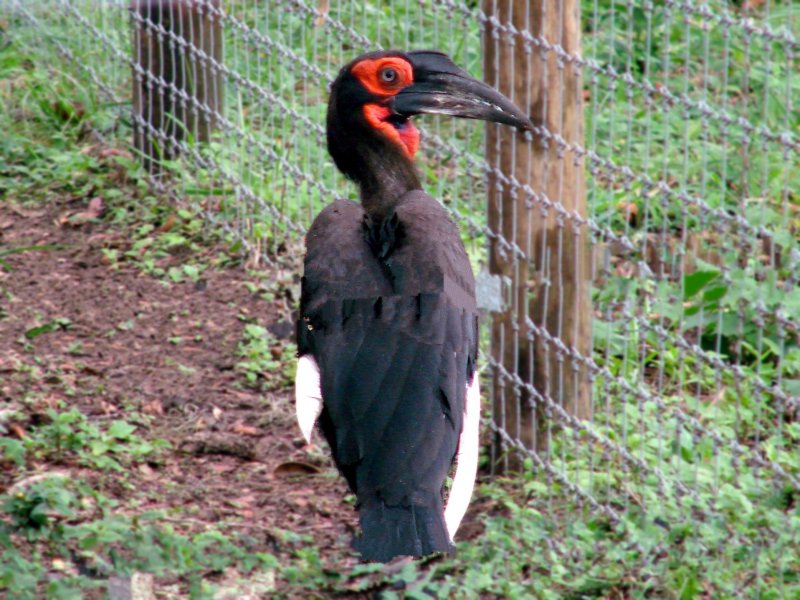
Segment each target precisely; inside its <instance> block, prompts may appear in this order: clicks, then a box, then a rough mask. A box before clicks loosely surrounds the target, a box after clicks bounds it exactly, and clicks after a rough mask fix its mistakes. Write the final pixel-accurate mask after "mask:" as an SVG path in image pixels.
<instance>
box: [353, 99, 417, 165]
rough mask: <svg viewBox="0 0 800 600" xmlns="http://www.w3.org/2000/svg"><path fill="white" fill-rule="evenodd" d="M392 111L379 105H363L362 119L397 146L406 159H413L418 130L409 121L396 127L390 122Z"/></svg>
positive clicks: (415, 151)
mask: <svg viewBox="0 0 800 600" xmlns="http://www.w3.org/2000/svg"><path fill="white" fill-rule="evenodd" d="M391 116H392V111H391V110H389V109H388V108H387V107H385V106H381V105H380V104H365V105H364V118H365V119H366V120H367V123H369V124H370V125H371V126H372V127H374V128H375V129H377V130H378V131H380V132H381V133H382V134H383V135H385V136H386V137H387V138H389V139H390V140H392V141H393V142H395V143H396V144H398V145H399V146H400V147H401V148H402V149H403V152H404V153H405V155H406V156H408V158H411V159H413V158H414V155H415V154H416V153H417V150H419V130H418V129H417V128H416V127H414V124H413V123H412V122H411V121H410V120H406V121H404V122H403V123H402V125H396V124H395V123H394V122H392V121H391V120H390V117H391Z"/></svg>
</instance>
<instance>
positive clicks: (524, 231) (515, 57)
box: [483, 0, 592, 471]
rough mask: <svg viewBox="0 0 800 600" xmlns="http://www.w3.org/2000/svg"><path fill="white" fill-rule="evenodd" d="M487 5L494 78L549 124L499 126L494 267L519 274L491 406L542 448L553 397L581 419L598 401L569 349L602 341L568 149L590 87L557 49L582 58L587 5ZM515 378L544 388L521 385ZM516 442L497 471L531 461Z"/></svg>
mask: <svg viewBox="0 0 800 600" xmlns="http://www.w3.org/2000/svg"><path fill="white" fill-rule="evenodd" d="M483 10H484V12H485V13H486V15H487V16H488V17H489V20H488V21H487V22H486V28H485V31H484V68H485V81H486V82H487V83H489V84H490V85H493V86H495V87H497V88H499V89H500V91H502V92H503V93H504V94H506V95H507V96H509V97H510V98H512V99H513V100H514V101H515V102H516V103H517V104H518V105H519V106H521V107H522V108H523V109H526V110H527V111H528V114H529V115H530V116H531V119H532V121H533V123H534V125H536V126H537V128H540V129H539V131H538V132H537V134H536V135H534V137H533V141H530V142H526V141H525V139H524V138H523V136H522V135H521V134H519V133H517V132H514V131H511V130H510V129H509V128H504V127H498V126H495V125H491V124H490V125H489V126H488V132H487V133H488V135H487V141H486V155H487V162H488V164H489V166H490V174H489V186H488V196H489V198H488V201H489V210H488V218H489V227H490V229H491V230H492V231H494V232H496V233H498V234H500V236H501V237H500V238H498V237H495V238H494V239H492V240H491V244H490V249H489V251H490V258H489V269H490V271H491V272H492V273H493V274H495V275H499V276H502V277H503V278H504V280H505V281H507V282H510V289H509V290H508V292H509V293H508V294H507V306H506V307H505V309H504V311H503V312H501V313H497V314H495V315H494V319H493V322H492V363H493V364H494V366H495V368H494V369H493V407H492V408H493V415H494V419H495V423H496V424H497V425H498V426H499V427H502V428H503V429H504V430H505V431H506V432H507V433H508V435H510V436H511V437H512V438H515V439H518V440H519V441H520V442H522V443H523V444H524V445H525V447H526V448H530V449H534V450H536V451H538V452H540V453H541V452H544V451H546V449H547V448H548V437H549V436H548V432H549V431H551V429H550V428H551V427H556V426H557V418H556V417H557V416H558V415H554V414H553V411H552V410H550V409H549V408H548V407H547V403H546V402H545V401H543V400H544V399H551V400H552V402H553V403H555V404H557V405H560V406H561V407H563V408H564V410H565V411H566V412H568V413H570V414H572V415H576V416H578V417H579V418H588V417H589V411H590V402H591V385H590V379H589V377H588V374H587V373H586V369H585V368H584V366H583V365H582V364H581V362H580V361H579V360H573V358H572V357H571V352H570V350H571V351H574V352H577V353H579V354H580V355H581V356H586V357H588V356H590V355H591V348H592V342H591V318H592V308H591V296H590V293H591V292H590V290H591V288H590V286H591V280H590V277H591V272H590V262H589V259H590V251H589V250H590V248H589V241H588V239H587V229H586V227H585V226H580V225H579V224H578V223H576V221H575V220H574V219H572V218H571V215H572V214H573V213H576V214H578V215H581V216H582V217H584V218H585V217H586V198H585V181H584V173H583V160H582V157H581V156H580V155H579V154H576V153H574V152H571V151H570V150H569V149H568V148H567V147H565V144H575V143H577V144H579V145H580V146H581V147H583V146H584V140H583V101H582V91H583V90H582V83H581V73H580V70H579V69H578V68H575V67H574V65H573V64H572V63H570V62H569V61H568V60H566V61H565V60H564V56H563V55H562V56H561V57H559V56H558V55H557V52H556V49H557V48H560V49H563V52H565V53H567V54H568V55H580V2H579V0H538V1H533V0H509V1H505V0H503V1H498V0H484V2H483ZM509 25H513V28H511V27H509ZM525 30H527V31H528V32H529V33H530V35H531V36H532V38H530V39H529V40H526V39H525V37H524V36H523V32H524V31H525ZM531 40H532V41H531ZM559 51H560V50H559ZM543 132H546V133H545V135H542V133H543ZM562 141H563V142H562ZM501 174H502V175H501ZM512 177H513V179H512ZM524 186H529V189H530V191H531V193H526V190H525V189H524ZM550 203H552V204H550ZM557 204H559V205H560V206H561V207H563V210H560V209H557V208H556V206H555V205H557ZM564 211H566V212H564ZM529 322H530V323H532V324H533V329H534V332H532V331H531V329H532V328H531V327H529V325H528V323H529ZM536 328H540V332H539V333H542V331H544V332H546V334H545V335H537V334H536V333H535V329H536ZM548 334H549V335H550V336H552V337H553V338H557V339H558V340H560V342H562V343H563V345H564V346H565V347H566V348H567V349H568V351H567V352H564V351H563V349H562V348H559V344H556V343H553V340H549V341H548V339H547V337H548ZM516 377H519V379H521V381H522V382H524V383H526V384H530V385H531V386H532V389H533V390H535V391H531V390H530V389H526V387H525V386H519V385H515V383H514V381H513V380H514V378H516ZM534 407H535V408H534ZM506 451H507V446H506V444H504V443H503V440H502V438H501V437H500V436H499V435H497V436H495V440H494V442H493V457H494V459H495V460H494V461H493V462H494V465H493V466H494V468H495V470H500V471H502V470H511V471H518V470H520V469H521V468H522V460H523V458H522V457H521V456H520V455H519V454H518V453H517V454H515V453H508V452H506Z"/></svg>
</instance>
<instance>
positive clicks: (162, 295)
mask: <svg viewBox="0 0 800 600" xmlns="http://www.w3.org/2000/svg"><path fill="white" fill-rule="evenodd" d="M75 204H76V203H75V202H74V201H73V202H71V201H70V200H68V199H65V200H63V201H55V202H53V203H52V204H51V205H49V206H48V207H46V208H41V207H36V208H30V207H23V206H19V205H9V204H8V203H0V247H6V248H14V247H18V246H24V245H45V246H48V247H49V249H47V250H43V251H36V250H31V251H27V252H21V253H18V254H12V255H7V256H6V257H5V260H6V261H7V263H8V264H9V265H10V267H11V270H10V271H6V270H2V269H0V410H5V411H9V410H14V411H18V412H21V413H23V414H24V415H25V417H26V418H25V419H24V420H17V422H15V423H13V424H12V425H13V426H12V427H11V429H10V431H11V433H12V434H13V435H16V436H19V437H24V436H25V435H27V432H28V431H29V430H30V429H31V428H32V427H34V426H35V425H37V424H40V423H42V422H46V421H47V419H48V417H47V410H48V409H49V408H56V407H57V406H58V405H59V404H60V403H62V402H63V405H62V409H61V410H64V408H63V407H77V408H78V409H79V410H80V411H81V412H82V413H83V414H85V415H87V416H88V417H89V418H90V420H91V421H93V422H96V423H102V422H110V421H112V420H115V419H128V420H131V417H133V419H132V420H131V422H133V423H135V424H137V431H136V434H137V435H139V436H142V437H144V438H147V439H158V438H163V439H166V440H168V441H169V442H170V444H171V447H170V448H169V449H167V450H164V451H163V452H162V453H161V454H160V456H159V458H158V460H157V461H153V462H145V463H141V464H139V465H138V466H135V467H133V468H132V469H130V470H129V472H127V474H126V477H124V478H118V479H119V481H115V477H116V476H115V475H113V474H111V475H109V474H108V473H105V474H101V473H99V472H94V471H91V470H89V469H86V468H85V467H81V466H80V465H78V464H75V463H70V462H69V461H64V462H62V463H57V462H53V461H42V462H41V463H39V464H35V465H33V471H34V473H35V474H42V473H48V472H55V471H57V472H60V473H64V474H66V475H68V476H70V477H73V476H74V477H80V478H82V479H84V480H86V481H88V482H91V483H92V485H94V486H96V487H98V488H99V489H101V490H102V492H103V493H104V494H106V495H108V496H110V497H112V498H115V499H116V500H118V501H119V510H120V511H128V512H129V513H130V514H134V513H138V512H142V511H146V510H166V509H169V510H171V511H175V514H176V516H175V518H174V520H173V521H172V522H171V524H172V526H173V527H175V528H176V529H177V530H179V531H184V532H186V533H190V532H197V531H201V530H203V528H205V527H207V526H209V525H215V526H220V525H221V526H223V527H224V528H227V529H230V530H232V531H233V530H235V531H236V532H237V533H240V534H242V535H244V536H247V537H248V538H249V539H251V540H254V542H253V547H252V550H253V551H254V552H268V553H271V554H273V555H274V556H276V557H277V558H278V559H280V560H287V561H288V560H292V556H293V553H294V552H295V551H296V550H297V544H298V542H297V541H296V540H288V539H287V537H286V536H285V535H281V531H291V532H294V533H297V534H305V535H307V536H310V538H311V539H312V540H313V543H314V545H315V546H317V547H318V548H319V551H320V555H321V556H323V557H324V560H325V562H326V568H331V569H334V570H337V569H345V568H347V569H350V568H352V567H353V566H354V565H355V564H356V563H357V562H358V559H357V558H356V556H355V555H354V554H353V553H352V552H351V551H350V549H349V542H350V540H351V538H352V535H353V533H354V532H355V530H356V524H357V518H356V514H355V512H354V510H353V505H352V499H350V502H348V501H346V497H347V494H348V490H347V489H346V486H345V485H344V483H343V480H342V479H341V478H340V477H339V476H338V474H337V473H336V471H335V468H334V467H333V465H332V463H331V461H330V459H329V458H328V453H327V448H326V447H325V445H324V443H321V442H320V446H316V445H312V446H310V447H309V446H307V445H306V444H305V443H304V440H303V439H302V437H301V435H300V432H299V429H298V427H297V425H296V422H295V420H294V414H293V396H292V389H291V385H287V384H286V383H285V382H284V383H283V384H282V385H281V387H280V388H279V389H277V390H276V391H264V389H263V387H262V389H256V388H254V387H252V386H247V385H244V378H243V375H242V374H241V373H240V372H239V371H237V370H236V368H235V365H236V363H237V361H238V360H240V358H238V357H237V345H238V344H239V343H240V341H241V339H242V335H243V328H244V326H245V323H247V322H257V323H259V324H261V325H263V326H265V327H267V328H268V329H269V330H270V331H271V332H272V333H273V335H274V338H275V340H276V342H275V344H276V347H275V348H272V349H271V350H272V353H273V355H274V356H276V357H277V356H280V355H281V353H282V352H283V350H284V348H283V346H284V345H285V344H286V343H287V342H288V341H289V340H290V339H291V338H292V337H293V327H292V320H293V316H292V314H291V310H292V308H291V307H292V304H293V303H292V301H291V298H290V297H289V292H287V293H283V294H277V295H276V296H275V298H276V299H275V300H272V301H267V300H265V299H264V295H263V294H258V293H256V294H254V293H252V291H251V290H252V289H253V286H249V289H248V286H247V285H245V282H247V281H248V280H252V277H250V276H248V275H247V274H246V273H245V271H244V269H242V268H240V267H231V268H220V269H212V268H209V269H208V270H206V271H204V272H203V274H202V278H201V279H199V280H197V281H186V282H182V283H173V282H166V281H164V280H162V279H158V278H155V277H153V276H151V275H147V274H144V273H143V272H142V270H141V269H140V268H139V267H138V266H136V265H135V264H130V263H125V262H122V263H113V262H111V261H109V260H108V259H107V257H106V256H105V255H104V253H103V252H102V249H103V248H121V249H125V248H127V247H129V245H130V244H129V240H128V239H127V237H126V232H125V231H124V230H123V229H119V228H116V229H115V228H114V227H113V226H111V225H108V224H105V223H102V222H99V223H98V222H84V223H82V224H81V225H80V226H78V227H75V226H72V225H68V224H66V222H65V219H64V215H65V214H67V213H69V212H70V211H71V212H72V213H77V214H80V213H81V211H85V210H87V206H84V204H86V200H82V201H80V202H79V205H77V206H76V205H75ZM217 250H219V249H209V250H208V251H209V253H212V252H214V251H217ZM183 258H184V257H182V256H181V255H180V253H178V254H177V255H176V256H174V257H168V258H167V259H165V261H164V263H163V264H162V265H161V266H163V267H164V268H167V267H168V266H169V264H170V263H174V264H179V263H180V261H181V260H183ZM261 269H262V270H266V271H267V275H268V278H274V280H276V281H283V280H288V281H293V282H294V283H295V284H296V282H297V278H298V276H299V265H297V264H295V265H291V266H290V267H289V268H288V269H286V268H284V269H279V268H278V267H269V266H267V267H262V268H261ZM295 270H296V271H297V272H294V273H291V272H290V271H295ZM295 287H296V285H295ZM48 323H49V324H53V323H56V324H59V323H60V324H61V326H56V327H52V331H46V332H44V333H40V334H39V335H36V336H35V337H33V338H32V339H29V338H28V337H26V332H31V331H32V330H35V328H36V327H39V326H42V325H45V324H48ZM29 335H30V334H29ZM136 415H139V417H138V418H137V416H136ZM317 441H318V442H319V440H317ZM29 466H30V465H29ZM19 480H20V476H19V474H18V473H17V471H16V469H15V467H14V466H13V465H12V464H10V463H7V464H0V492H3V491H7V490H8V489H9V488H10V487H11V486H13V485H15V484H19ZM470 513H471V514H468V515H467V518H466V520H465V522H464V524H463V525H462V529H461V534H460V536H459V537H461V538H462V539H465V538H471V537H473V536H475V535H477V534H478V533H479V531H480V530H481V529H482V528H481V526H480V524H479V523H478V522H477V521H476V519H475V515H476V514H478V511H477V510H474V511H470ZM306 543H307V542H306ZM276 584H277V585H278V589H279V591H280V586H281V582H280V581H278V582H276ZM157 589H158V584H157ZM285 592H286V595H287V596H294V594H293V593H292V592H291V590H289V589H286V590H285Z"/></svg>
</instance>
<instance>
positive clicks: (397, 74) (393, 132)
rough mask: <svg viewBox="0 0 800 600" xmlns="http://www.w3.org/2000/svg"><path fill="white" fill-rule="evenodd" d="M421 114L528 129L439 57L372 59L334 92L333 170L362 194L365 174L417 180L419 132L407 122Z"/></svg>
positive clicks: (354, 67) (377, 55)
mask: <svg viewBox="0 0 800 600" xmlns="http://www.w3.org/2000/svg"><path fill="white" fill-rule="evenodd" d="M419 114H440V115H450V116H453V117H464V118H467V119H482V120H484V121H494V122H497V123H505V124H507V125H511V126H514V127H517V128H519V129H531V128H532V124H531V122H530V120H529V119H528V117H527V116H526V115H525V113H523V112H522V110H520V109H519V108H518V107H517V106H515V105H514V103H513V102H511V101H510V100H509V99H508V98H506V97H505V96H503V95H502V94H501V93H500V92H498V91H497V90H495V89H494V88H492V87H490V86H488V85H486V84H485V83H483V82H481V81H478V80H477V79H474V78H473V77H471V76H470V75H469V74H468V73H466V72H465V71H463V70H461V69H459V68H458V67H457V66H456V65H455V64H454V63H453V61H452V60H450V58H449V57H448V56H447V55H445V54H442V53H441V52H434V51H419V52H397V51H380V52H371V53H369V54H364V55H363V56H359V57H358V58H356V59H355V60H353V61H352V62H350V63H349V64H347V65H346V66H345V67H344V68H342V70H341V72H340V73H339V75H338V77H337V78H336V80H335V81H334V82H333V85H332V86H331V95H330V101H329V104H328V123H327V124H328V131H327V133H328V150H329V151H330V153H331V156H332V157H333V159H334V161H335V162H336V166H337V167H338V168H339V170H341V171H342V172H343V173H344V174H345V175H346V176H348V177H349V178H351V179H354V180H356V181H358V182H359V183H362V186H363V184H364V183H365V179H369V176H370V173H368V172H365V170H366V169H369V170H372V171H374V170H375V169H376V168H390V169H394V170H395V171H396V170H398V169H399V170H401V171H402V170H403V169H406V170H408V169H410V170H411V172H413V173H415V171H414V168H413V157H414V154H415V153H416V151H417V149H418V147H419V131H417V128H416V127H414V124H413V123H412V122H411V120H410V118H411V117H413V116H415V115H419ZM367 183H368V182H367Z"/></svg>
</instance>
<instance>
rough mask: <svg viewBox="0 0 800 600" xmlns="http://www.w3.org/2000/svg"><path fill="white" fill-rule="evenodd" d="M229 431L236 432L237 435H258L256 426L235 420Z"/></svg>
mask: <svg viewBox="0 0 800 600" xmlns="http://www.w3.org/2000/svg"><path fill="white" fill-rule="evenodd" d="M231 431H233V433H238V434H239V435H250V436H253V437H258V436H259V435H260V433H259V431H258V429H257V428H256V427H253V426H252V425H245V424H244V423H243V422H242V421H236V423H234V425H233V427H231Z"/></svg>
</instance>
